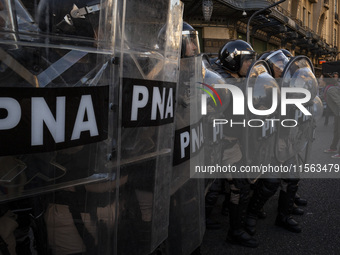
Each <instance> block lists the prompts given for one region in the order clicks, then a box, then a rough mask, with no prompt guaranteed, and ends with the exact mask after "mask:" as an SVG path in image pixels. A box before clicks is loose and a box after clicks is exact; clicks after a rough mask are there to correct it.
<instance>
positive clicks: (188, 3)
mask: <svg viewBox="0 0 340 255" xmlns="http://www.w3.org/2000/svg"><path fill="white" fill-rule="evenodd" d="M182 2H183V3H184V20H185V21H186V22H188V23H190V24H191V25H192V26H194V27H195V28H196V29H197V30H198V31H199V34H200V40H201V50H202V52H206V53H211V54H217V53H218V50H219V49H220V47H221V46H222V45H224V43H225V42H227V40H230V39H236V38H239V39H243V40H245V41H247V30H248V38H249V42H250V43H251V45H252V46H253V48H254V49H255V50H256V51H257V52H258V53H261V52H263V51H266V50H272V49H278V48H286V49H288V50H290V51H291V52H292V53H293V54H294V55H300V54H303V55H307V56H308V57H309V58H310V59H311V60H312V61H313V63H314V65H315V68H316V71H317V72H319V71H320V70H321V68H320V67H321V62H322V61H323V60H326V61H334V60H338V59H339V58H340V57H339V54H338V53H339V41H340V40H339V33H340V26H339V14H338V13H339V8H340V7H339V5H340V1H339V0H286V1H284V0H281V1H275V0H199V1H197V0H182ZM275 2H281V3H280V4H278V5H276V6H274V7H271V8H269V9H267V10H265V11H263V12H260V13H258V14H256V15H255V16H253V17H252V18H251V20H250V22H249V19H250V17H251V16H252V15H253V14H254V13H255V12H257V11H259V10H261V9H263V8H266V7H269V6H270V5H273V4H274V3H275ZM248 22H249V23H250V26H249V28H247V24H248Z"/></svg>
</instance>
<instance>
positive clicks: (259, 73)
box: [241, 60, 280, 179]
mask: <svg viewBox="0 0 340 255" xmlns="http://www.w3.org/2000/svg"><path fill="white" fill-rule="evenodd" d="M244 89H245V95H246V97H245V98H246V99H245V104H246V105H247V106H248V107H247V108H246V109H247V110H246V111H245V119H244V123H245V127H244V129H243V139H242V146H241V147H242V148H243V155H244V156H245V157H244V158H245V163H246V164H247V165H248V166H250V165H251V166H259V165H261V164H270V163H271V162H273V158H274V148H275V147H274V146H275V138H276V136H275V135H276V123H275V122H274V120H275V119H277V118H278V117H277V116H278V110H277V104H278V102H279V101H278V99H279V97H280V89H279V85H278V84H277V82H276V80H275V79H274V78H273V77H272V76H271V72H270V69H269V66H268V64H267V63H266V62H265V61H263V60H259V61H257V62H255V63H254V64H253V65H252V66H251V68H250V69H249V71H248V74H247V78H246V81H245V88H244ZM258 176H259V173H256V172H254V173H249V177H250V178H251V179H256V178H257V177H258Z"/></svg>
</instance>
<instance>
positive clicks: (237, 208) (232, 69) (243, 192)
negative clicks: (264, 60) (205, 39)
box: [215, 40, 259, 248]
mask: <svg viewBox="0 0 340 255" xmlns="http://www.w3.org/2000/svg"><path fill="white" fill-rule="evenodd" d="M255 57H256V53H255V51H254V50H253V48H252V47H251V46H250V45H249V44H248V43H247V42H245V41H242V40H232V41H229V42H227V43H226V44H225V45H224V46H223V47H222V48H221V50H220V51H219V57H218V59H217V61H216V62H215V67H216V69H215V71H217V72H218V73H220V74H221V75H222V76H223V77H224V78H225V79H227V82H228V83H233V84H235V85H238V86H241V85H240V84H242V83H241V82H242V78H243V77H245V76H246V75H247V72H248V69H249V67H250V66H251V64H252V63H253V62H254V60H255ZM224 114H225V117H227V116H231V115H232V107H228V108H227V109H226V111H225V112H224ZM234 117H235V116H234ZM223 133H224V150H223V159H222V163H223V164H224V165H226V164H230V165H235V166H236V167H237V168H239V167H241V166H242V165H243V164H244V157H243V155H242V149H241V141H242V139H243V138H242V132H241V129H240V128H237V129H235V128H223ZM238 177H240V176H238ZM228 181H229V185H230V200H229V224H230V227H229V231H228V235H227V241H228V242H230V243H234V244H239V245H242V246H247V247H253V248H255V247H257V246H258V245H259V243H258V241H257V240H256V239H255V238H253V237H252V236H250V235H249V234H248V233H247V232H246V231H245V229H244V226H243V221H244V218H245V215H246V208H247V205H248V201H249V193H250V182H249V180H248V179H247V178H246V176H244V177H243V178H235V176H230V177H228Z"/></svg>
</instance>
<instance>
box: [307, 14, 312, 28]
mask: <svg viewBox="0 0 340 255" xmlns="http://www.w3.org/2000/svg"><path fill="white" fill-rule="evenodd" d="M311 17H312V15H311V13H310V12H308V24H307V26H308V27H309V28H312V24H311V21H312V19H311Z"/></svg>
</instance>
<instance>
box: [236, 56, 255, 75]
mask: <svg viewBox="0 0 340 255" xmlns="http://www.w3.org/2000/svg"><path fill="white" fill-rule="evenodd" d="M255 60H256V54H255V52H253V51H243V53H242V54H241V55H240V71H239V72H238V73H239V74H240V75H241V76H243V77H245V76H246V75H247V72H248V70H249V68H250V66H251V65H252V64H253V63H254V62H255Z"/></svg>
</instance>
